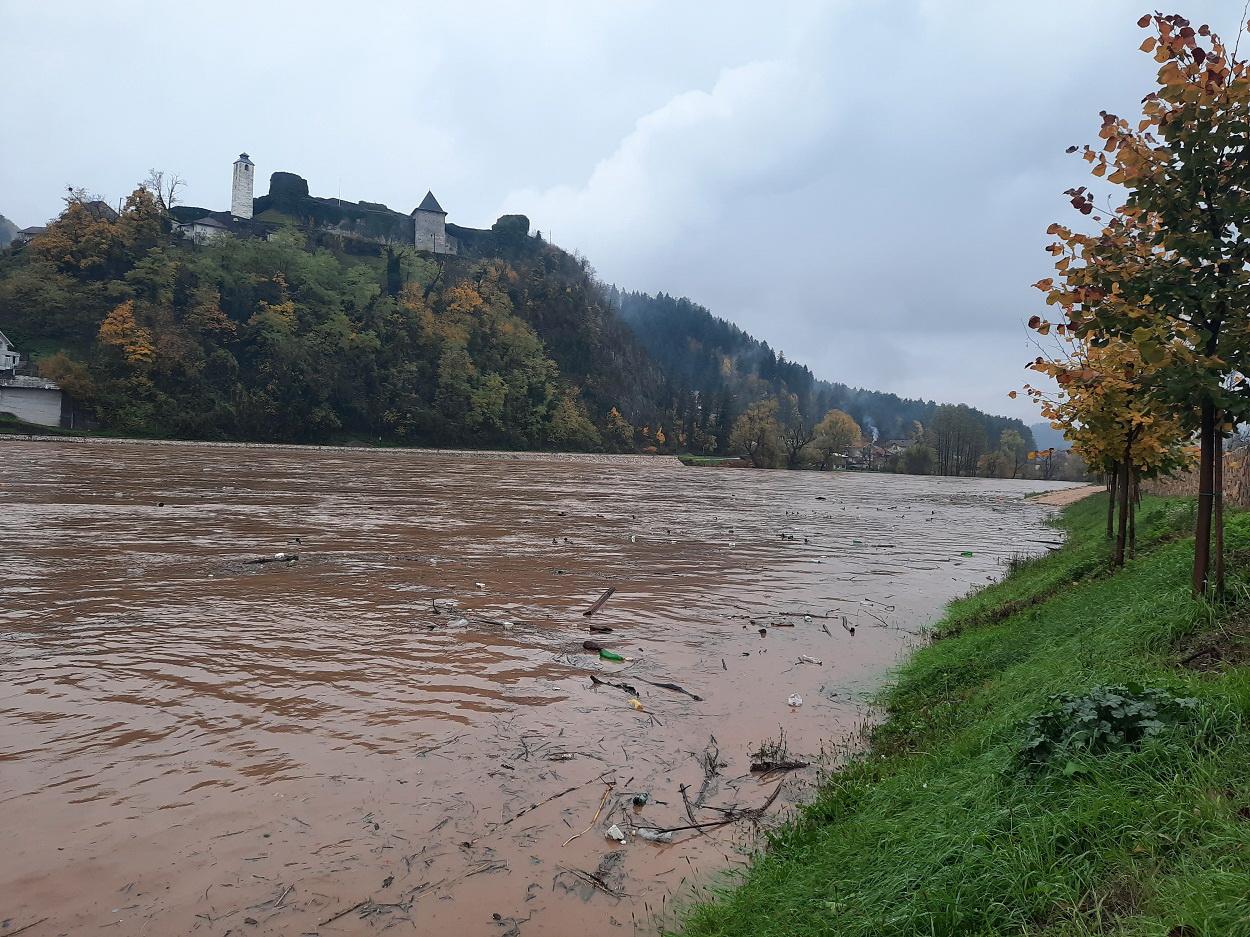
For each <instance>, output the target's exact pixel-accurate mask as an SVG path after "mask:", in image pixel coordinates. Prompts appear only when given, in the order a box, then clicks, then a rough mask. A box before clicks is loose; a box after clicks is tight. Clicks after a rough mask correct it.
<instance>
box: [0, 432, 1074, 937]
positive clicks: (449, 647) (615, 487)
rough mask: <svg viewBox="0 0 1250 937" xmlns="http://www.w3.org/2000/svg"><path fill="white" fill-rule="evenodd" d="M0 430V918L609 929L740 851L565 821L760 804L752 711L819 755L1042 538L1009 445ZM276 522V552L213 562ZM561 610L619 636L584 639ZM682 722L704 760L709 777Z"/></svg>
mask: <svg viewBox="0 0 1250 937" xmlns="http://www.w3.org/2000/svg"><path fill="white" fill-rule="evenodd" d="M0 453H2V454H3V458H4V465H5V469H4V472H3V474H0V496H2V497H3V500H4V503H5V508H6V519H7V530H8V534H9V542H8V544H7V549H6V551H5V562H4V564H3V567H0V585H2V586H3V596H4V598H3V607H2V609H0V669H2V670H3V677H4V679H3V683H2V685H0V809H2V810H3V815H4V816H5V817H6V821H7V822H5V823H4V824H3V825H0V894H2V895H4V897H5V901H4V903H3V906H2V907H0V916H3V919H0V928H3V927H4V926H5V925H4V921H5V920H8V921H9V922H10V923H9V924H8V926H9V927H12V928H17V927H22V926H24V925H26V924H27V923H30V922H31V921H35V920H38V919H39V918H41V917H46V918H47V920H46V921H45V922H43V923H41V924H39V925H38V926H37V927H35V928H32V929H31V930H30V931H29V932H28V933H29V934H31V935H32V937H39V935H42V934H54V933H77V932H80V931H82V930H85V929H95V928H97V927H102V926H109V925H113V926H117V927H118V928H119V930H118V932H119V933H127V934H136V933H143V934H146V935H160V934H185V933H189V932H193V931H194V932H197V933H198V932H203V933H206V934H207V933H212V934H220V933H225V932H227V931H231V930H233V931H234V932H235V933H244V932H246V933H252V932H255V933H269V934H301V933H306V932H321V933H327V934H330V933H366V932H371V931H373V930H380V929H383V928H385V927H387V926H393V925H396V924H399V925H402V926H403V927H405V928H408V929H411V928H412V927H413V926H414V925H415V928H416V930H417V931H418V932H420V933H426V932H434V931H436V930H442V931H444V932H447V933H457V934H461V933H463V934H507V933H509V932H512V933H520V934H525V935H563V934H581V933H586V932H589V931H591V930H594V931H595V932H600V931H606V932H614V931H621V932H624V931H628V932H629V933H633V932H634V930H635V929H637V930H638V931H639V932H646V931H648V930H649V929H653V928H654V921H655V917H654V916H655V914H658V913H664V904H665V901H666V896H667V895H669V894H670V893H673V892H674V890H676V894H677V895H678V896H682V895H687V894H688V893H689V892H688V889H689V882H690V881H691V880H692V879H693V878H694V876H695V873H696V872H699V871H703V872H706V871H708V870H712V869H716V868H721V867H725V866H726V865H729V864H733V863H736V862H740V861H742V859H743V857H744V853H743V849H744V848H745V847H746V846H747V845H749V842H750V838H749V831H748V830H744V829H743V828H742V825H741V824H734V825H731V826H728V827H723V828H719V829H716V830H713V831H711V832H710V833H709V835H706V836H698V835H694V834H689V833H687V834H680V835H679V836H678V839H677V843H676V844H675V845H672V846H666V845H656V844H652V843H646V842H643V841H640V840H639V841H635V840H631V842H630V843H629V844H628V845H627V846H624V847H621V846H620V845H619V844H614V843H612V842H610V841H608V840H606V839H605V838H604V836H603V833H602V832H601V827H604V826H607V825H609V824H610V823H611V822H617V823H619V824H620V825H622V826H628V825H629V824H638V825H648V824H650V825H653V826H660V827H668V826H677V825H681V824H688V823H690V819H689V817H688V815H687V812H686V810H685V808H684V806H683V803H682V799H681V794H680V792H679V787H680V786H682V785H690V793H691V795H692V796H693V793H694V791H696V790H701V791H702V793H703V794H704V800H705V802H706V803H707V804H710V805H715V806H721V807H722V808H725V807H732V806H734V805H737V806H752V805H759V804H760V803H762V802H763V801H764V800H765V799H766V797H767V796H768V794H769V793H771V791H772V790H773V788H774V787H775V786H776V781H777V780H778V779H777V778H775V777H771V776H770V777H766V778H763V779H759V778H757V777H753V776H752V775H751V774H750V772H749V770H748V768H749V761H750V757H749V756H750V752H751V751H752V750H753V749H754V748H756V747H757V746H758V745H759V743H761V742H762V741H764V740H765V739H768V738H774V739H775V738H776V737H777V736H778V733H779V730H780V729H784V731H785V733H786V738H787V741H788V744H789V746H790V748H791V750H792V751H794V752H798V753H801V754H805V755H807V756H816V755H818V754H819V752H820V750H821V748H822V742H827V740H830V739H835V740H836V739H838V738H840V737H843V736H845V735H846V734H847V733H848V732H850V731H852V730H853V729H854V728H855V727H856V725H857V724H858V723H859V721H860V720H862V718H863V696H864V694H865V693H866V692H868V691H870V690H871V689H872V688H873V687H874V686H876V685H878V683H879V681H880V679H881V677H882V675H883V673H884V671H885V670H886V669H888V667H889V666H890V665H891V663H892V662H894V661H895V660H897V658H898V655H899V654H900V652H901V651H902V650H903V649H905V648H906V646H907V643H908V641H909V640H910V635H911V633H912V632H914V631H915V630H916V629H918V628H919V627H920V626H922V625H924V624H925V623H926V622H927V621H929V620H931V619H932V617H933V616H934V614H935V613H936V612H937V611H938V610H939V609H940V606H941V605H942V604H943V603H944V602H945V601H947V600H948V599H949V598H951V597H953V596H955V595H958V594H961V593H963V592H965V591H966V590H967V589H968V588H969V587H970V586H973V585H976V584H978V583H983V582H984V581H985V580H986V579H987V578H989V577H994V576H997V575H998V574H999V572H1000V570H1001V562H1002V560H1003V559H1004V558H1005V557H1008V556H1010V555H1012V554H1014V553H1022V552H1031V551H1036V550H1040V549H1043V548H1044V547H1043V546H1042V545H1040V544H1039V543H1038V542H1037V541H1045V540H1051V539H1054V536H1053V533H1051V532H1050V531H1049V530H1048V529H1046V528H1044V527H1042V526H1041V525H1042V520H1043V518H1044V510H1043V509H1042V508H1039V507H1036V506H1032V505H1030V504H1027V503H1026V502H1023V501H1022V500H1021V496H1022V495H1023V494H1025V493H1027V492H1029V491H1034V490H1038V489H1039V487H1042V486H1039V485H1038V484H1037V483H1033V482H1012V481H996V480H974V479H928V478H908V477H894V476H864V475H855V474H832V475H819V474H815V473H784V472H770V473H759V472H747V471H740V470H696V469H686V468H683V467H682V466H680V465H679V464H678V463H676V462H675V461H671V460H666V459H640V458H630V457H611V458H609V457H602V458H594V457H582V458H575V457H564V458H562V457H553V456H511V455H466V454H436V453H417V452H391V451H358V450H327V449H311V448H307V449H305V448H277V447H241V446H210V445H189V444H188V445H183V444H177V445H161V444H129V443H109V442H69V441H64V442H24V441H9V442H4V443H0ZM279 552H285V553H297V554H298V555H299V559H298V560H295V561H292V562H286V561H277V562H270V563H263V564H249V563H248V562H247V561H248V560H254V559H258V558H261V557H272V556H273V555H274V554H276V553H279ZM966 552H970V553H971V554H972V555H971V556H965V555H964V554H965V553H966ZM610 585H611V586H615V587H616V592H615V594H614V595H613V596H612V598H611V599H610V600H609V601H608V603H607V604H606V605H605V606H604V607H603V609H602V610H601V611H599V612H597V613H596V614H595V615H594V617H593V618H589V619H588V618H586V617H585V616H583V615H582V614H581V613H582V611H583V610H585V609H586V608H587V607H588V606H589V605H590V603H591V602H592V601H593V600H594V599H595V598H596V597H597V596H598V595H599V594H600V593H601V592H602V591H603V590H604V589H605V588H607V587H608V586H610ZM803 613H808V614H811V615H814V616H818V617H814V618H813V619H812V620H810V621H808V620H805V619H804V617H803ZM819 616H827V617H819ZM842 616H846V620H847V625H848V627H849V626H856V633H855V634H854V636H851V635H850V634H849V632H848V631H847V630H846V629H844V628H843V627H842V623H841V619H842ZM591 623H593V624H595V625H597V626H603V627H610V628H612V629H613V631H612V632H611V633H608V634H595V635H593V637H594V639H595V640H598V641H600V642H601V643H603V644H605V645H607V646H609V647H611V648H613V649H616V650H618V651H619V652H620V653H621V654H622V655H623V656H625V657H627V658H632V660H630V661H627V662H626V663H624V664H614V663H609V662H605V661H601V660H600V659H599V658H598V657H597V655H595V654H593V653H591V652H589V651H587V650H585V649H584V648H583V646H582V643H583V641H585V640H587V639H588V638H591V637H592V635H591V634H590V633H589V632H588V629H587V626H588V624H591ZM761 629H763V633H762V634H761ZM800 654H805V655H808V656H809V657H814V658H816V659H819V660H820V661H821V663H820V664H819V665H816V664H810V663H800V662H798V656H799V655H800ZM592 673H594V674H596V675H598V676H599V677H601V678H602V679H605V680H610V681H612V682H616V683H621V684H626V685H629V686H631V687H634V688H635V689H636V690H638V691H640V692H639V693H638V699H639V700H640V702H641V703H642V705H643V706H644V710H645V711H643V712H636V711H635V710H634V709H633V708H631V706H630V705H629V697H628V695H627V693H626V692H624V691H622V690H620V689H617V688H613V687H605V686H595V685H594V684H592V682H591V680H590V679H589V677H590V674H592ZM635 678H636V679H635ZM644 681H652V683H675V684H678V685H680V686H682V687H683V688H687V689H689V690H690V691H691V692H694V693H696V694H698V695H700V696H702V697H703V698H704V699H703V701H701V702H697V701H694V700H692V699H690V698H689V697H687V696H685V695H681V694H679V693H676V692H674V691H672V690H668V689H663V688H658V687H654V686H652V685H650V684H648V683H646V682H644ZM791 693H799V694H801V695H802V697H803V699H804V705H803V706H802V707H801V708H798V709H795V708H792V707H790V706H788V705H787V704H786V699H787V697H788V696H789V695H790V694H791ZM709 737H714V738H715V740H716V743H717V745H718V747H719V751H720V760H721V761H723V762H724V766H723V767H720V768H718V770H717V771H716V773H715V774H714V775H713V776H710V777H709V776H708V775H707V774H706V773H705V771H704V766H703V765H702V764H701V762H700V755H701V753H702V752H703V751H704V750H705V748H706V747H707V745H708V744H709ZM825 748H826V750H828V745H827V744H826V745H825ZM812 774H813V769H808V770H807V771H804V772H800V773H799V774H798V775H797V776H793V777H792V778H791V780H789V781H787V784H786V786H785V788H784V790H783V795H782V796H781V797H779V799H778V800H777V802H776V804H775V805H774V807H773V808H772V810H773V812H774V813H776V812H777V811H779V810H781V809H782V808H783V805H784V804H786V803H792V802H793V801H794V800H795V799H796V798H798V797H799V796H800V795H801V793H802V791H803V788H804V786H805V785H806V784H809V783H810V781H811V778H810V775H812ZM608 782H612V783H613V784H614V786H612V787H611V788H609V787H608ZM568 788H574V789H573V790H571V791H569V790H567V789H568ZM642 792H646V793H647V794H649V796H650V802H649V803H648V804H647V806H645V807H643V808H641V809H638V808H634V807H632V806H631V800H630V797H631V795H632V794H634V793H642ZM605 794H606V795H607V796H606V800H605ZM553 795H559V796H555V797H553ZM549 797H550V798H553V799H551V800H550V801H547V802H545V803H544V801H546V799H547V798H549ZM600 804H603V810H602V812H601V814H600V819H599V821H597V822H596V824H595V828H594V829H592V830H591V831H590V832H589V833H586V834H585V835H583V836H581V837H579V838H576V839H574V840H573V841H572V842H568V844H567V845H563V844H564V843H565V842H566V841H567V840H569V838H570V837H572V835H573V834H574V833H577V832H580V831H581V830H583V829H585V828H586V827H587V825H588V824H590V823H591V819H592V817H593V816H594V815H595V812H596V807H598V806H599V805H600ZM534 805H537V806H534ZM527 808H532V809H527ZM694 809H695V811H698V810H699V808H698V807H695V808H694ZM522 811H524V812H522ZM719 815H722V814H716V813H714V812H707V811H706V810H705V811H704V812H703V813H700V814H698V816H697V819H699V820H700V821H704V820H706V819H708V818H709V817H711V816H719ZM15 820H16V822H15ZM683 836H684V837H686V838H684V839H683V838H682V837H683ZM605 863H606V864H605ZM565 869H573V870H577V871H580V872H586V873H591V874H596V875H597V876H598V877H600V878H602V879H603V880H604V881H606V882H608V883H609V885H611V884H612V882H616V883H617V885H616V886H614V887H616V890H618V891H623V892H627V893H628V895H627V896H623V897H615V896H613V895H612V894H608V893H607V892H605V891H604V890H603V889H600V888H597V887H594V886H593V885H588V884H587V882H586V880H585V879H584V878H581V877H579V876H578V875H576V874H575V873H569V872H566V871H564V870H565ZM683 882H685V883H686V884H685V885H683ZM279 899H280V900H279ZM353 905H356V907H355V909H354V910H351V911H350V912H349V913H346V914H343V915H341V916H339V917H336V918H334V919H333V920H329V919H331V918H332V917H334V915H336V914H337V913H338V912H340V911H343V910H344V909H348V908H351V907H352V906H353ZM493 915H497V917H495V916H493ZM327 921H328V923H323V922H327ZM410 922H411V923H410ZM0 932H3V931H2V930H0Z"/></svg>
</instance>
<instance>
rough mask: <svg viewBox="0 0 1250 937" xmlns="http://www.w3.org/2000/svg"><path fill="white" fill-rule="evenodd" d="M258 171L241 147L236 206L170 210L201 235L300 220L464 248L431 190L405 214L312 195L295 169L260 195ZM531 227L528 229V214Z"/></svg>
mask: <svg viewBox="0 0 1250 937" xmlns="http://www.w3.org/2000/svg"><path fill="white" fill-rule="evenodd" d="M255 174H256V164H255V163H253V162H252V159H251V157H250V156H248V155H247V154H246V153H240V154H239V158H238V159H236V160H235V161H234V173H233V176H232V177H231V182H230V211H229V212H220V211H211V210H207V209H203V208H194V207H191V206H186V205H179V206H177V207H175V208H173V209H171V210H170V214H171V215H172V216H173V217H174V221H175V224H176V230H177V231H178V233H179V234H181V235H182V236H183V237H187V238H190V239H192V240H196V241H206V240H209V239H211V238H215V237H221V236H226V235H231V236H235V237H267V236H268V235H269V234H270V233H271V232H273V231H274V230H276V229H278V228H280V227H282V226H283V225H292V224H294V225H297V226H300V227H303V228H308V229H312V230H316V231H320V232H323V233H327V234H334V235H338V236H340V237H343V238H347V239H350V240H356V241H367V242H371V243H374V244H386V245H411V246H413V247H415V248H417V250H422V251H429V252H431V253H434V254H456V253H459V248H460V245H459V240H460V239H459V238H457V237H456V236H454V235H452V234H449V233H448V230H447V228H448V225H447V212H445V211H443V207H442V206H441V205H439V204H438V199H436V198H435V197H434V193H433V192H426V193H425V198H423V199H422V200H421V204H420V205H418V206H417V207H416V208H414V209H413V210H412V211H411V212H410V213H408V214H407V215H403V214H401V213H399V212H396V211H392V210H391V209H389V208H387V207H386V206H385V205H382V204H380V203H376V202H345V201H343V200H342V199H337V198H333V199H330V198H317V197H314V196H311V195H309V194H308V183H307V181H305V180H304V179H302V178H301V177H299V176H297V175H295V174H294V173H289V172H275V173H274V174H273V175H271V176H270V177H269V194H268V195H262V196H261V197H260V198H255V197H254V191H255ZM513 217H516V218H518V219H519V218H521V217H523V216H519V215H518V216H513ZM452 228H453V229H455V230H456V232H457V233H458V234H461V235H463V236H468V237H469V238H470V239H472V237H473V235H475V234H489V233H490V232H485V231H476V230H475V229H472V228H457V227H456V226H455V225H453V226H452ZM525 228H526V233H528V228H529V221H528V220H526V222H525Z"/></svg>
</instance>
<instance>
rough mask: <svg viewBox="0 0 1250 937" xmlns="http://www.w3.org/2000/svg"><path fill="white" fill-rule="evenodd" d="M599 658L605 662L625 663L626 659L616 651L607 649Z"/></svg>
mask: <svg viewBox="0 0 1250 937" xmlns="http://www.w3.org/2000/svg"><path fill="white" fill-rule="evenodd" d="M599 656H600V657H601V658H602V659H603V660H616V661H623V660H624V659H625V658H624V657H622V656H621V655H620V654H618V653H616V651H609V650H608V649H607V648H606V647H605V648H604V649H603V650H602V651H600V652H599Z"/></svg>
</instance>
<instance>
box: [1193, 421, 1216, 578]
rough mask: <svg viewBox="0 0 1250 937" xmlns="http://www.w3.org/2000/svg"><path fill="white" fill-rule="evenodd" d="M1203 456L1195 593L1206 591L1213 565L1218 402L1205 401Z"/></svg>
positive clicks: (1201, 439)
mask: <svg viewBox="0 0 1250 937" xmlns="http://www.w3.org/2000/svg"><path fill="white" fill-rule="evenodd" d="M1198 438H1199V442H1200V443H1201V455H1200V456H1199V459H1198V518H1197V522H1196V523H1195V524H1194V575H1193V592H1194V595H1195V596H1198V595H1204V594H1205V593H1206V591H1207V573H1208V570H1209V569H1210V565H1211V509H1212V507H1213V505H1214V493H1215V404H1214V403H1212V402H1211V401H1210V400H1204V401H1203V402H1202V416H1201V423H1200V425H1199V429H1198Z"/></svg>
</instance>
